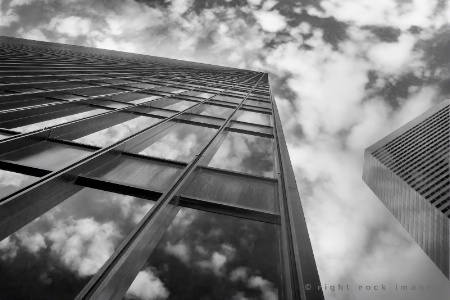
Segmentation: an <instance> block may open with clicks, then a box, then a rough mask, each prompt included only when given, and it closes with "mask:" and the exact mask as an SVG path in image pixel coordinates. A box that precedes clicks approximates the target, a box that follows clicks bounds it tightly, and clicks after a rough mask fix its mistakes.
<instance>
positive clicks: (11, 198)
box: [0, 37, 323, 299]
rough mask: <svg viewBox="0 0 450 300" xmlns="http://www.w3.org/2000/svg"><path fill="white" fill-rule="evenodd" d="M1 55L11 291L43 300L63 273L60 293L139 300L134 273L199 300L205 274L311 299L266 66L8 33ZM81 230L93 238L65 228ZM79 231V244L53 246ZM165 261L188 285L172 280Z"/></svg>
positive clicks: (1, 169) (3, 226)
mask: <svg viewBox="0 0 450 300" xmlns="http://www.w3.org/2000/svg"><path fill="white" fill-rule="evenodd" d="M0 64H1V66H2V67H1V69H0V99H1V101H0V114H1V118H0V173H1V174H0V175H1V176H2V177H0V178H3V180H4V182H0V187H2V189H1V191H2V193H0V198H1V200H0V217H1V220H2V221H1V223H0V241H1V242H0V257H1V260H0V264H2V269H4V270H7V271H5V272H4V273H7V274H6V275H5V276H3V277H1V276H0V284H1V285H2V287H3V290H4V291H5V292H6V291H7V290H8V287H9V290H8V291H7V292H8V293H11V294H10V295H11V297H14V295H15V294H14V293H20V292H21V291H20V289H17V282H19V278H20V282H21V285H22V286H27V288H29V291H33V289H35V290H36V293H38V292H39V291H40V292H42V293H44V294H45V291H47V293H55V295H54V297H57V296H56V291H55V289H56V288H60V287H61V286H64V285H65V284H67V282H71V283H72V285H70V286H67V288H66V290H64V291H60V293H62V294H61V295H65V296H67V295H68V294H64V293H69V291H68V290H70V293H72V294H73V295H78V296H77V297H78V298H79V299H89V298H98V297H101V298H102V297H103V298H105V297H106V298H114V299H116V298H117V299H122V297H123V296H124V295H125V294H126V295H127V297H128V298H139V297H138V296H139V295H140V294H139V293H140V292H142V291H138V290H139V287H140V286H142V285H139V284H140V282H142V280H145V279H151V280H150V282H153V283H155V282H159V283H160V284H159V283H158V284H159V285H158V287H159V294H158V296H159V297H160V298H164V297H166V298H167V297H168V295H169V294H170V293H172V294H173V295H176V293H177V292H176V290H177V291H179V292H180V293H183V292H184V291H186V290H189V291H190V293H192V295H194V294H195V295H197V294H198V295H203V294H202V293H207V292H208V288H211V287H208V284H203V285H202V282H201V281H202V280H204V281H205V282H206V281H208V280H209V279H211V278H212V277H214V276H212V277H211V276H210V277H202V276H205V274H207V272H210V273H211V274H214V275H215V276H217V277H218V278H222V279H221V280H222V281H223V282H227V283H226V284H225V283H224V284H223V286H224V287H223V288H225V287H227V289H228V291H226V290H224V291H223V293H228V292H229V290H233V291H234V290H235V292H236V294H235V295H237V296H244V294H245V293H250V294H252V293H253V294H252V295H254V296H255V295H256V294H254V293H257V292H258V291H259V292H260V293H263V294H264V293H265V294H264V295H266V296H267V295H275V294H278V296H279V298H280V299H323V294H322V292H321V291H320V290H319V287H320V280H319V275H318V271H317V267H316V264H315V260H314V254H313V250H312V247H311V243H310V239H309V235H308V230H307V226H306V221H305V218H304V214H303V210H302V205H301V201H300V197H299V193H298V189H297V184H296V182H295V177H294V172H293V169H292V165H291V163H290V160H289V154H288V150H287V146H286V141H285V138H284V134H283V131H282V127H281V120H280V117H279V114H278V111H277V108H276V103H275V101H274V99H273V95H272V93H271V90H270V86H269V78H268V74H267V73H262V72H255V71H247V70H240V69H234V68H227V67H221V66H213V65H207V64H198V63H192V62H186V61H180V60H171V59H165V58H161V57H151V56H146V55H140V54H131V53H124V52H117V51H109V50H101V49H94V48H87V47H80V46H73V45H62V44H55V43H46V42H37V41H29V40H22V39H16V38H9V37H0ZM119 127H120V130H119V129H118V128H119ZM244 146H245V147H244ZM230 149H231V150H230ZM176 150H179V151H176ZM224 162H226V163H225V164H224ZM236 162H237V163H236ZM79 203H83V205H80V204H79ZM93 203H96V204H95V205H94V204H93ZM105 203H108V205H106V206H105ZM124 203H128V204H127V206H126V207H127V209H125V208H124V206H123V205H124ZM118 205H119V206H120V205H121V207H122V208H121V209H119V207H118ZM116 206H117V207H116ZM115 207H116V208H115ZM124 209H125V211H128V215H127V217H125V216H124V214H125V213H124ZM119 211H121V213H120V214H119V215H120V218H119V215H117V214H118V212H119ZM130 211H135V213H134V214H133V218H132V217H131V215H130V214H131V213H130ZM58 216H60V219H58V218H57V217H58ZM81 216H82V217H81ZM108 217H109V218H111V219H108ZM104 219H107V220H104ZM230 220H235V221H230ZM119 221H120V222H119ZM102 222H103V223H102ZM87 224H88V225H89V226H90V227H89V228H92V227H95V226H97V227H98V230H97V231H93V232H95V233H96V234H95V235H92V236H89V235H87V234H86V230H85V231H82V233H83V234H84V235H81V233H80V231H77V230H76V229H77V228H81V227H80V226H82V225H83V226H87ZM180 224H183V226H181V227H180ZM205 224H209V225H208V226H206V225H205ZM225 224H228V225H225ZM195 226H197V227H195ZM214 226H216V227H217V228H216V231H214V232H215V233H214V234H216V235H217V234H218V235H223V236H222V237H221V239H220V241H221V242H220V243H219V242H218V241H219V240H217V237H216V236H215V235H214V234H213V232H212V231H207V230H209V229H208V227H214ZM233 226H234V227H233ZM83 228H85V227H83ZM118 229H120V230H118ZM263 229H264V230H263ZM183 230H184V231H183ZM61 232H66V233H65V235H63V236H64V237H65V240H66V241H64V240H63V241H61V240H57V239H58V237H60V236H61ZM197 232H198V233H199V234H197V235H196V234H195V233H197ZM202 232H203V233H204V234H200V233H202ZM220 232H222V233H220ZM227 232H228V235H227ZM230 232H232V234H230ZM239 233H240V234H241V236H239ZM211 234H212V235H211ZM236 235H238V236H237V237H239V238H240V239H238V240H236V239H235V236H236ZM205 237H208V239H206V238H205ZM268 237H271V240H267V238H268ZM102 238H103V240H101V243H100V242H99V243H98V244H96V242H95V241H99V239H102ZM80 239H81V240H83V241H84V242H83V243H82V245H81V246H82V247H84V248H82V249H81V250H83V251H81V250H80V252H79V253H76V251H75V250H74V248H76V247H69V246H68V245H67V244H64V243H67V242H68V241H69V242H70V241H72V242H74V241H79V240H80ZM249 239H250V240H249ZM214 241H215V242H216V243H217V244H213V242H214ZM274 241H276V243H274ZM194 242H195V243H196V244H197V246H196V247H194V245H193V244H194ZM258 243H259V244H258ZM78 244H79V243H78ZM78 244H76V245H78ZM61 245H62V246H61ZM105 245H106V246H108V247H107V249H104V247H105ZM242 245H248V247H242ZM251 245H259V247H256V246H253V247H254V249H255V250H254V252H249V250H248V249H250V248H249V247H251ZM269 245H275V246H273V247H272V246H269ZM58 247H62V248H61V249H59V248H58ZM64 247H66V248H64ZM86 247H90V248H86ZM208 247H209V248H208ZM58 249H59V250H58ZM63 249H65V250H64V251H63ZM252 249H253V248H252ZM69 250H70V251H69ZM74 251H75V254H76V255H75V254H73V253H72V252H74ZM102 251H103V252H102ZM68 252H69V253H71V256H67V255H68V254H67V253H68ZM99 252H102V253H101V254H102V255H101V257H100V258H98V257H96V256H95V255H96V254H95V253H99ZM86 253H87V254H86ZM92 253H94V254H92ZM105 253H106V254H105ZM31 254H33V255H31ZM81 254H83V255H84V256H81ZM58 255H59V256H58ZM245 255H247V256H245ZM174 257H176V258H178V260H175V261H174ZM244 257H247V259H244ZM268 257H269V259H267V258H268ZM270 258H272V259H270ZM27 259H28V260H29V264H30V265H33V266H34V267H33V268H34V269H33V270H40V273H39V274H38V273H36V274H34V273H33V272H31V271H30V270H29V269H27V268H28V266H23V265H21V263H20V262H21V261H27ZM80 260H81V261H80ZM99 261H100V263H99ZM246 261H250V262H248V263H249V265H248V266H239V265H238V263H241V264H244V263H245V262H246ZM160 262H164V264H163V265H161V266H160V265H158V264H159V263H160ZM167 266H171V267H172V268H168V267H167ZM173 266H177V267H176V268H175V267H173ZM232 266H233V270H231V267H232ZM39 268H40V269H39ZM229 268H230V270H229ZM258 268H260V269H258ZM55 269H56V270H57V271H58V272H60V274H63V275H64V276H62V275H58V276H59V277H58V276H57V275H55V274H56V273H55ZM174 270H176V271H177V272H178V273H180V274H182V272H183V271H182V270H185V271H186V272H188V273H187V274H191V276H185V279H186V278H189V279H191V280H193V279H192V277H195V276H197V277H196V278H197V279H198V278H200V279H202V278H203V279H202V280H197V281H199V282H194V281H191V283H192V284H191V285H189V284H187V283H186V282H184V281H185V280H183V281H182V282H175V283H174V282H171V281H170V280H171V278H172V279H173V278H175V277H176V276H175V275H176V274H174V273H175V272H173V271H174ZM15 271H16V272H21V274H27V275H26V276H25V277H17V276H19V275H17V274H15V273H14V272H15ZM33 276H35V277H33ZM52 276H54V277H52ZM158 276H159V277H160V278H161V279H159V278H158ZM174 276H175V277H174ZM264 276H265V277H264ZM269 277H270V278H273V280H271V281H270V280H268V278H269ZM15 278H16V279H17V280H15ZM80 278H81V279H80ZM226 278H228V279H227V280H228V281H226V280H225V279H226ZM211 280H213V279H211ZM224 280H225V281H224ZM212 282H213V281H211V286H213V284H212ZM57 283H59V284H57ZM183 284H184V285H185V286H184V287H183ZM186 284H187V285H186ZM227 284H228V286H227ZM130 286H131V288H130ZM305 286H307V288H305ZM171 287H173V290H171ZM238 288H240V289H242V290H239V289H238ZM46 289H47V290H46ZM131 290H132V291H131ZM277 290H278V292H276V291H277ZM219 291H220V289H217V290H216V291H215V292H219ZM72 294H70V295H72ZM8 295H9V294H8ZM224 295H225V294H224ZM16 296H17V295H16ZM216 296H217V295H216ZM228 297H229V296H228Z"/></svg>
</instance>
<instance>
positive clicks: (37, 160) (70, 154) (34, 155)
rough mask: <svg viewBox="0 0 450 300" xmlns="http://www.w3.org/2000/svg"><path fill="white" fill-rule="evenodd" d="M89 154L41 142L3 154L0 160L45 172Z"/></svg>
mask: <svg viewBox="0 0 450 300" xmlns="http://www.w3.org/2000/svg"><path fill="white" fill-rule="evenodd" d="M91 153H92V150H87V149H83V148H79V147H74V146H69V145H64V144H58V143H53V142H41V143H37V144H33V145H31V146H28V147H25V148H21V149H18V150H15V151H13V152H9V153H6V154H3V155H1V156H0V160H11V161H15V162H17V163H19V164H25V165H28V166H34V167H38V168H43V169H46V170H58V169H60V168H63V167H66V166H68V165H70V164H72V163H74V162H76V161H78V160H80V159H82V158H83V157H86V156H88V155H89V154H91Z"/></svg>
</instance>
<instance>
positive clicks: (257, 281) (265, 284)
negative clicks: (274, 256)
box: [247, 276, 278, 300]
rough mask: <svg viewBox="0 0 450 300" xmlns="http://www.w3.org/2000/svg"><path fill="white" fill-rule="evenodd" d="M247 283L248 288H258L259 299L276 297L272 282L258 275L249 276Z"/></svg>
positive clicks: (273, 299) (267, 299)
mask: <svg viewBox="0 0 450 300" xmlns="http://www.w3.org/2000/svg"><path fill="white" fill-rule="evenodd" d="M247 285H248V287H250V288H259V289H260V290H261V293H262V295H261V299H263V300H276V299H278V293H277V290H276V289H275V288H274V286H273V284H272V283H271V282H269V281H267V280H265V279H264V278H262V277H260V276H252V277H250V279H249V280H248V284H247Z"/></svg>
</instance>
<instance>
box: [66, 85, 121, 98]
mask: <svg viewBox="0 0 450 300" xmlns="http://www.w3.org/2000/svg"><path fill="white" fill-rule="evenodd" d="M119 92H123V91H121V90H117V89H113V88H110V87H92V88H87V89H77V90H74V91H73V93H74V94H76V95H82V96H100V95H107V94H113V93H119Z"/></svg>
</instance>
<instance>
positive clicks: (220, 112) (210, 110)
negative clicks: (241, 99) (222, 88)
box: [200, 105, 233, 118]
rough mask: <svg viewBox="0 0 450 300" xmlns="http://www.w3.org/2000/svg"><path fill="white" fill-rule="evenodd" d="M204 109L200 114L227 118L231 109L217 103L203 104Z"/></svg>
mask: <svg viewBox="0 0 450 300" xmlns="http://www.w3.org/2000/svg"><path fill="white" fill-rule="evenodd" d="M203 107H205V108H206V109H205V110H203V111H202V112H201V113H200V114H201V115H205V116H212V117H219V118H228V117H229V116H230V115H231V113H232V112H233V109H231V108H228V107H221V106H217V105H204V106H203Z"/></svg>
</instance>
